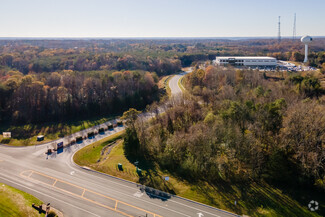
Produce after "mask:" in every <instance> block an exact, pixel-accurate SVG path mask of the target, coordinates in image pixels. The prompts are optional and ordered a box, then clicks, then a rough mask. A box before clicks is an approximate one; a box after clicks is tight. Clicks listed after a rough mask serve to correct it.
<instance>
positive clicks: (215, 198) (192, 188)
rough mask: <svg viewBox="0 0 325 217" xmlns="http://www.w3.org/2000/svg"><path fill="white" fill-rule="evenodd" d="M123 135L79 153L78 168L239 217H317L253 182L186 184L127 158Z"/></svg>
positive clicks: (287, 195) (288, 195)
mask: <svg viewBox="0 0 325 217" xmlns="http://www.w3.org/2000/svg"><path fill="white" fill-rule="evenodd" d="M122 134H123V132H121V133H119V134H117V135H113V136H110V137H108V138H105V139H102V140H100V141H97V142H96V143H94V144H92V145H89V146H87V147H85V148H83V149H81V150H79V151H78V152H77V153H76V154H75V155H74V161H75V162H76V163H77V164H79V165H81V166H87V167H89V168H92V169H94V170H97V171H100V172H103V173H106V174H109V175H112V176H115V177H119V178H122V179H125V180H129V181H132V182H136V183H141V184H143V185H146V186H149V187H153V188H155V189H159V190H162V191H164V192H169V193H172V194H175V195H178V196H181V197H184V198H188V199H191V200H194V201H197V202H201V203H204V204H208V205H211V206H215V207H217V208H221V209H224V210H228V211H231V212H235V213H238V214H248V215H250V216H297V214H298V213H299V216H302V217H304V216H306V217H307V216H320V215H319V214H317V213H316V212H310V211H309V210H308V207H307V205H308V202H307V203H306V204H304V203H303V202H301V201H299V202H298V201H297V200H295V199H294V198H295V197H294V196H293V195H292V192H291V193H290V192H286V193H285V192H283V190H280V189H278V188H276V187H274V186H271V185H268V184H267V183H255V182H252V183H250V184H248V185H245V186H244V185H242V184H241V185H240V184H235V183H226V182H220V183H219V184H218V185H210V184H209V183H207V182H204V181H201V182H198V183H189V182H188V181H186V180H183V179H182V178H181V177H178V176H177V175H176V174H171V173H170V172H169V171H167V170H163V169H161V168H160V167H159V166H158V165H157V164H155V163H153V162H148V161H146V160H143V159H136V158H132V157H130V156H126V154H125V152H124V147H123V135H122ZM136 162H137V163H136ZM119 163H121V164H122V167H123V170H120V169H119V168H118V166H117V165H118V164H119ZM136 164H137V166H138V167H139V168H140V169H142V175H141V176H140V175H139V174H138V173H137V172H136V167H137V166H136ZM166 176H168V177H169V180H168V181H165V180H164V177H166ZM296 190H298V189H296ZM296 194H299V195H308V190H305V191H303V190H301V191H299V192H296ZM313 196H315V197H314V199H315V200H319V201H321V194H320V195H313ZM239 198H240V199H239ZM235 201H236V205H235Z"/></svg>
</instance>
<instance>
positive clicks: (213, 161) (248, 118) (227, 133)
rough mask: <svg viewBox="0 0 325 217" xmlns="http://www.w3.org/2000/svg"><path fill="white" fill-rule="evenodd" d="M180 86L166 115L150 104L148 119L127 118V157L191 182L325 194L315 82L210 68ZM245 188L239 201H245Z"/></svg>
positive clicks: (322, 124)
mask: <svg viewBox="0 0 325 217" xmlns="http://www.w3.org/2000/svg"><path fill="white" fill-rule="evenodd" d="M183 84H184V85H185V88H186V90H187V91H188V93H187V94H185V95H184V96H183V97H181V98H174V99H171V100H170V101H168V102H167V104H166V105H165V106H164V107H165V113H164V114H163V115H160V114H158V112H155V111H156V110H157V107H158V106H162V105H152V107H151V108H150V111H151V112H153V113H154V114H156V115H155V116H154V118H153V119H152V120H151V121H145V120H143V118H141V117H138V118H136V117H135V116H134V115H130V114H128V115H127V116H126V118H127V119H128V120H129V122H132V124H129V125H128V129H127V131H126V136H125V140H124V142H125V149H126V152H127V153H135V154H136V155H137V156H138V157H137V158H138V159H139V158H140V159H146V160H147V161H149V162H153V163H154V164H158V165H159V167H161V168H163V169H166V170H168V171H170V173H171V174H174V175H175V176H177V177H180V178H181V179H185V180H187V181H188V182H189V183H200V182H207V183H208V184H209V185H212V186H217V185H218V186H219V185H221V184H222V183H225V182H226V183H239V184H240V185H241V186H248V185H249V183H252V182H262V180H264V181H266V182H267V183H270V184H273V185H276V186H282V188H284V189H286V190H287V191H288V190H289V189H296V190H297V189H298V188H299V187H302V188H306V189H313V190H311V191H310V194H312V193H311V192H323V193H324V192H325V146H324V144H325V97H324V90H323V89H322V87H321V85H320V81H319V80H318V78H317V77H315V76H313V75H310V74H306V75H303V76H301V74H292V75H290V76H288V77H287V78H286V79H285V80H280V81H274V80H271V79H268V78H267V77H265V76H263V74H262V73H260V72H259V71H253V70H238V69H234V68H227V69H224V68H217V67H215V66H211V65H210V66H208V67H207V68H205V69H199V68H197V69H195V70H194V71H193V72H192V73H189V74H187V75H186V76H185V78H184V81H183ZM243 188H244V190H243V192H242V197H241V198H240V199H241V200H248V198H247V197H248V196H247V195H246V196H245V192H246V191H245V187H243ZM296 190H295V191H296ZM246 193H247V192H246ZM323 193H322V194H323ZM260 202H261V201H260Z"/></svg>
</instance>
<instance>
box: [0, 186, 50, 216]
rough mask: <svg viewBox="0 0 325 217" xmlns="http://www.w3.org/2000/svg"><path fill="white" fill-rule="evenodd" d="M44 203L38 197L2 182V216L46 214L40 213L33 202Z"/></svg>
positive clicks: (0, 193)
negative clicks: (33, 205)
mask: <svg viewBox="0 0 325 217" xmlns="http://www.w3.org/2000/svg"><path fill="white" fill-rule="evenodd" d="M33 203H35V204H37V205H40V204H43V202H42V201H40V200H39V199H37V198H36V197H34V196H32V195H30V194H27V193H26V192H23V191H20V190H18V189H15V188H13V187H10V186H8V185H5V184H2V183H0V216H12V217H14V216H17V217H18V216H28V217H34V216H45V215H44V214H39V213H38V211H37V210H35V209H34V208H33V207H32V204H33Z"/></svg>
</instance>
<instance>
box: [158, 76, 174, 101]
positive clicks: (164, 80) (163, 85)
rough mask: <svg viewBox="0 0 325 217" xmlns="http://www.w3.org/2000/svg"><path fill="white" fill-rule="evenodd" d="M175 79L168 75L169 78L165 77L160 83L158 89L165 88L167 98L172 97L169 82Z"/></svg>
mask: <svg viewBox="0 0 325 217" xmlns="http://www.w3.org/2000/svg"><path fill="white" fill-rule="evenodd" d="M172 77H173V75H167V76H164V77H162V78H161V79H160V81H159V82H158V87H159V88H160V89H162V88H164V89H165V90H166V93H167V96H168V97H171V95H172V92H171V90H170V87H169V84H168V83H169V80H170V79H171V78H172Z"/></svg>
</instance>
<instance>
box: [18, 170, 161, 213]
mask: <svg viewBox="0 0 325 217" xmlns="http://www.w3.org/2000/svg"><path fill="white" fill-rule="evenodd" d="M29 171H30V172H31V173H30V174H29V175H24V173H26V172H29ZM33 173H35V174H38V175H40V176H43V177H47V178H49V179H53V180H55V182H54V183H53V184H48V183H46V182H43V181H40V180H38V179H35V178H32V177H31V175H32V174H33ZM20 176H22V177H25V178H28V179H32V180H36V181H39V182H42V183H43V184H45V185H48V186H50V187H53V188H56V189H58V190H60V191H63V192H66V193H68V194H71V195H74V196H76V197H79V198H81V199H84V200H87V201H89V202H91V203H94V204H97V205H99V206H102V207H104V208H107V209H110V210H112V211H115V212H118V213H120V214H122V215H124V216H128V217H132V215H129V214H127V213H125V212H123V211H120V210H118V208H117V207H118V203H121V204H124V205H126V206H128V207H131V208H134V209H136V210H138V211H142V212H145V213H147V214H149V215H152V216H154V217H162V216H160V215H157V214H155V213H152V212H150V211H147V210H144V209H142V208H139V207H136V206H133V205H131V204H128V203H126V202H123V201H119V200H117V199H114V198H111V197H108V196H106V195H103V194H100V193H97V192H95V191H92V190H88V189H86V188H83V187H80V186H78V185H75V184H72V183H69V182H66V181H63V180H61V179H57V178H54V177H52V176H49V175H46V174H43V173H40V172H37V171H33V170H27V171H23V172H21V173H20ZM57 182H61V183H65V184H67V185H70V186H74V187H76V188H79V189H82V190H83V191H82V193H81V194H77V193H73V192H70V191H68V190H65V189H63V188H60V187H57V186H55V184H56V183H57ZM85 192H90V193H93V194H96V195H98V196H100V197H104V198H107V199H110V200H113V201H115V207H114V208H113V207H109V206H107V205H104V204H102V203H99V202H97V201H94V200H91V199H89V198H86V197H84V194H85Z"/></svg>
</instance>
